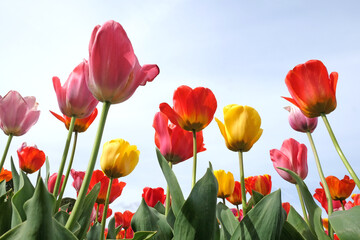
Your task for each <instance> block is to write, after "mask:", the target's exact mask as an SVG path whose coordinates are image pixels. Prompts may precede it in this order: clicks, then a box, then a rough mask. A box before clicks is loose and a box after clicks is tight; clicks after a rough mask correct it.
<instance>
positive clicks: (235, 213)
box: [230, 208, 244, 222]
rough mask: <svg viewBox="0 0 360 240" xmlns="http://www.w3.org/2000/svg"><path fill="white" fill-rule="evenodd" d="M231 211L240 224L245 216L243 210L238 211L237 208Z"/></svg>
mask: <svg viewBox="0 0 360 240" xmlns="http://www.w3.org/2000/svg"><path fill="white" fill-rule="evenodd" d="M230 210H231V212H232V213H233V214H234V216H235V217H236V219H237V220H238V221H239V222H240V221H241V220H242V219H243V217H244V214H243V210H242V209H240V210H239V211H238V210H237V209H236V208H231V209H230ZM239 214H240V216H239Z"/></svg>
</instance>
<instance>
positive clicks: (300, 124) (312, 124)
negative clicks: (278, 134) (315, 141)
mask: <svg viewBox="0 0 360 240" xmlns="http://www.w3.org/2000/svg"><path fill="white" fill-rule="evenodd" d="M285 109H286V110H288V111H289V112H290V114H289V123H290V126H291V127H292V128H293V129H294V130H295V131H298V132H304V133H306V132H311V133H312V132H313V131H314V130H315V128H316V126H317V123H318V118H317V117H314V118H308V117H306V116H305V115H304V114H303V113H302V112H301V110H300V109H299V108H298V107H293V106H288V107H285Z"/></svg>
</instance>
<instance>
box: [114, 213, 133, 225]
mask: <svg viewBox="0 0 360 240" xmlns="http://www.w3.org/2000/svg"><path fill="white" fill-rule="evenodd" d="M133 216H134V213H133V212H130V211H128V210H126V211H125V212H123V213H121V212H115V215H114V217H115V227H118V226H120V225H121V227H122V228H124V229H128V228H130V227H131V219H132V217H133Z"/></svg>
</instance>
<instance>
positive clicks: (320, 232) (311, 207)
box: [278, 167, 330, 240]
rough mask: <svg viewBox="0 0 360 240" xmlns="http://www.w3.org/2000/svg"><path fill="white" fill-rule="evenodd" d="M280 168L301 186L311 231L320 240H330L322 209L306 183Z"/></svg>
mask: <svg viewBox="0 0 360 240" xmlns="http://www.w3.org/2000/svg"><path fill="white" fill-rule="evenodd" d="M278 168H279V169H281V170H284V171H285V172H287V173H289V174H290V175H291V176H292V177H293V178H294V179H295V181H296V183H297V184H298V185H299V188H300V191H301V194H302V196H303V198H304V202H305V206H306V209H307V212H308V213H309V224H310V229H311V231H312V232H315V234H316V236H317V238H318V239H319V240H328V239H330V238H329V237H328V236H327V235H326V233H325V231H324V228H323V225H322V222H321V208H320V207H319V206H318V205H317V204H316V203H315V201H314V199H313V198H312V195H311V193H310V192H309V189H308V188H307V186H306V184H305V183H304V181H303V180H302V179H301V178H300V177H299V176H298V175H297V174H296V173H294V172H293V171H291V170H289V169H286V168H280V167H278Z"/></svg>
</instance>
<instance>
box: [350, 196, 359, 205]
mask: <svg viewBox="0 0 360 240" xmlns="http://www.w3.org/2000/svg"><path fill="white" fill-rule="evenodd" d="M351 198H352V199H353V200H354V205H355V206H358V205H360V194H355V193H354V194H353V195H351Z"/></svg>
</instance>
